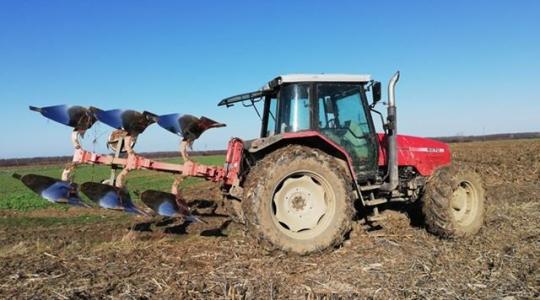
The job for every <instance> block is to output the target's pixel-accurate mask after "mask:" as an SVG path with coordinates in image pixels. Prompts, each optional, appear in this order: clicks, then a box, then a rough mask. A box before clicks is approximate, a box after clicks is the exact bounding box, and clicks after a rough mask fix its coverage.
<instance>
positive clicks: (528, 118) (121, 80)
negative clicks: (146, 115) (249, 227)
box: [0, 0, 540, 158]
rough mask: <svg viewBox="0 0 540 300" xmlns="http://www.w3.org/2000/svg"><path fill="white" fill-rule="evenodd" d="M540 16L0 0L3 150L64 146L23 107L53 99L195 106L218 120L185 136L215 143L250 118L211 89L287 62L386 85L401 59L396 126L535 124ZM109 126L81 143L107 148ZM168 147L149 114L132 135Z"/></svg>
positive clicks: (466, 4)
mask: <svg viewBox="0 0 540 300" xmlns="http://www.w3.org/2000/svg"><path fill="white" fill-rule="evenodd" d="M539 16H540V1H534V0H533V1H446V2H445V1H264V2H263V1H54V0H51V1H21V0H20V1H6V0H0V102H1V103H2V105H3V108H2V110H0V114H1V118H0V126H1V128H2V129H3V130H4V131H3V134H2V136H1V138H0V158H11V157H28V156H49V155H65V154H69V153H71V148H70V142H69V133H70V129H69V128H68V127H65V126H62V125H60V124H57V123H54V122H50V121H47V120H46V119H44V118H42V117H41V116H39V115H38V114H36V113H33V112H30V111H29V110H28V105H35V106H47V105H55V104H64V103H66V104H78V105H94V106H97V107H101V108H104V109H113V108H126V109H127V108H130V109H136V110H149V111H152V112H155V113H158V114H165V113H173V112H179V113H191V114H194V115H205V116H207V117H210V118H213V119H216V120H218V121H221V122H225V123H227V124H228V127H226V128H221V129H215V130H210V131H208V132H206V133H205V134H204V135H203V136H202V137H201V138H200V139H199V141H197V142H196V145H195V149H200V150H204V149H223V148H225V146H226V142H227V140H228V139H229V138H230V137H232V136H240V137H244V138H253V137H256V136H257V134H258V132H259V120H258V117H257V116H256V115H255V113H254V112H253V111H252V109H249V108H242V107H234V108H229V109H225V108H221V107H217V106H216V104H217V102H218V101H219V100H220V99H222V98H225V97H227V96H231V95H234V94H238V93H242V92H247V91H252V90H255V89H257V88H259V87H261V86H262V85H263V84H264V83H265V82H266V81H268V80H270V79H272V78H273V77H275V76H276V75H279V74H284V73H368V74H372V75H373V76H374V78H376V79H378V80H380V81H382V82H383V84H384V85H386V83H387V82H388V79H389V77H390V76H391V75H392V74H393V72H394V71H395V70H397V69H399V70H400V71H401V74H402V76H401V80H400V82H399V84H398V88H397V92H396V95H397V103H398V118H399V125H400V127H399V131H400V132H401V133H407V134H413V135H420V136H441V135H455V134H466V135H469V134H482V133H498V132H519V131H540V93H539V92H538V88H539V87H540V84H539V83H538V80H540V77H539V76H538V74H539V73H538V70H540V17H539ZM385 94H386V93H384V94H383V97H385ZM109 131H110V130H109V128H107V127H106V126H105V125H101V124H100V125H97V126H95V129H94V130H92V131H91V132H89V134H88V138H87V139H86V141H85V145H86V146H87V147H88V148H90V149H93V148H95V149H96V150H98V151H104V147H103V145H104V141H105V138H106V136H107V133H108V132H109ZM94 137H99V139H98V142H97V143H96V144H93V143H92V142H91V140H92V139H93V138H94ZM177 147H178V138H177V137H175V136H174V135H172V134H170V133H168V132H166V131H165V130H163V129H161V128H159V127H157V126H152V127H150V128H149V129H148V130H147V131H146V132H145V134H143V135H142V136H141V137H140V138H139V143H138V145H137V148H136V149H137V150H138V151H154V150H155V151H166V150H175V149H177Z"/></svg>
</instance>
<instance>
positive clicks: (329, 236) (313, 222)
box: [242, 145, 354, 255]
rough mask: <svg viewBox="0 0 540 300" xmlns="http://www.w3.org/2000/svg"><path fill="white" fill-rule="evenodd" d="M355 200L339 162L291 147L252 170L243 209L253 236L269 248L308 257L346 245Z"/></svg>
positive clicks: (350, 182) (343, 168)
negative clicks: (311, 254)
mask: <svg viewBox="0 0 540 300" xmlns="http://www.w3.org/2000/svg"><path fill="white" fill-rule="evenodd" d="M321 191H323V192H322V194H321ZM353 199H354V194H353V190H352V180H351V176H350V175H349V172H348V171H347V170H346V169H345V167H344V166H343V165H342V164H341V163H340V161H339V160H338V159H337V158H334V157H332V156H330V155H328V154H326V153H324V152H322V151H320V150H317V149H313V148H310V147H305V146H299V145H289V146H286V147H283V148H281V149H278V150H276V151H274V152H272V153H270V154H268V155H267V156H265V157H264V158H263V159H261V160H260V161H259V162H257V164H256V166H254V167H253V168H252V169H251V171H250V173H249V175H248V178H247V179H246V182H245V184H244V197H243V200H242V210H243V212H244V214H245V219H246V223H247V227H248V232H249V234H250V235H252V236H253V237H255V238H256V239H257V240H258V242H259V244H261V245H262V246H263V247H264V248H266V249H267V250H270V251H272V250H276V249H281V250H284V251H287V252H293V253H298V254H302V255H303V254H309V253H312V252H316V251H322V250H324V249H328V248H330V247H333V246H337V245H340V244H341V243H342V242H343V239H344V236H345V234H346V233H347V232H349V231H350V230H351V222H352V216H353V214H354V208H353Z"/></svg>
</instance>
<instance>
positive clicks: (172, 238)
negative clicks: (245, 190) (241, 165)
mask: <svg viewBox="0 0 540 300" xmlns="http://www.w3.org/2000/svg"><path fill="white" fill-rule="evenodd" d="M452 149H453V151H454V158H455V163H456V164H465V165H467V166H470V167H473V168H475V169H476V170H477V171H478V172H479V173H480V174H481V176H482V178H483V180H484V183H485V187H486V192H487V203H486V207H487V211H486V222H485V224H484V227H483V228H482V230H481V231H480V233H479V234H477V235H476V236H474V237H472V238H468V239H456V240H446V239H440V238H437V237H436V236H433V235H431V234H429V233H428V232H426V230H425V229H424V228H423V227H422V226H421V225H418V224H417V223H416V222H412V221H411V219H409V217H408V215H407V214H406V213H402V212H399V211H391V210H386V211H385V214H386V215H387V216H388V218H387V220H385V221H382V222H380V223H379V224H378V226H377V227H372V228H366V227H365V226H362V225H361V224H359V223H357V224H356V225H355V230H354V231H353V232H352V233H351V235H350V237H349V239H348V240H347V241H346V242H345V244H344V245H343V246H342V247H340V248H337V249H335V250H334V251H331V252H329V253H328V252H325V253H321V254H314V255H310V256H296V255H287V254H284V253H280V252H273V253H269V252H265V251H264V250H263V249H261V248H260V247H258V245H257V244H255V243H254V242H253V241H252V240H251V239H250V238H248V236H247V235H246V234H245V233H244V231H243V227H242V226H241V225H237V224H236V223H230V222H229V221H227V218H226V217H225V216H223V215H221V214H222V209H221V207H220V204H221V197H220V194H219V190H218V188H217V186H214V185H212V184H211V183H205V184H203V185H202V186H201V185H199V186H196V187H194V188H191V189H188V190H186V191H185V193H184V194H185V197H186V198H187V199H188V200H189V201H190V203H191V204H192V205H193V206H194V207H195V209H197V211H198V212H199V213H200V214H201V215H202V218H203V219H204V220H205V221H206V222H207V223H196V224H191V225H188V224H186V223H183V222H182V221H181V220H177V221H174V220H163V219H154V220H152V221H151V222H150V221H148V220H146V219H142V218H136V217H132V218H130V217H116V216H117V215H118V214H117V213H115V212H108V211H105V212H104V211H102V210H98V209H91V210H84V214H86V215H95V216H103V221H100V220H99V218H98V219H97V220H90V221H88V222H86V221H85V222H74V224H65V223H59V224H54V223H53V224H48V225H41V224H40V223H39V222H38V223H28V224H21V225H20V226H13V225H0V297H1V298H6V299H7V298H40V299H41V298H58V299H87V298H121V299H123V298H126V299H146V298H178V299H184V298H205V299H206V298H222V299H253V298H266V299H273V298H280V299H281V298H299V299H334V298H336V299H337V298H340V299H348V298H351V299H353V298H354V299H356V298H367V299H395V298H446V299H469V298H484V299H485V298H490V299H491V298H498V299H503V298H504V299H521V298H530V299H534V298H538V297H540V272H539V266H540V227H539V224H540V141H538V140H527V141H495V142H474V143H466V144H454V145H452ZM216 206H217V209H215V210H214V208H216ZM80 213H82V212H81V210H80V209H79V210H72V209H70V210H68V211H59V210H55V212H54V217H66V218H75V216H76V215H78V214H80ZM51 215H53V213H52V212H50V211H36V212H32V213H13V212H6V211H4V212H0V218H17V217H21V218H22V217H31V218H40V217H46V216H51ZM413 221H414V219H413ZM411 223H413V224H411ZM1 224H4V223H1Z"/></svg>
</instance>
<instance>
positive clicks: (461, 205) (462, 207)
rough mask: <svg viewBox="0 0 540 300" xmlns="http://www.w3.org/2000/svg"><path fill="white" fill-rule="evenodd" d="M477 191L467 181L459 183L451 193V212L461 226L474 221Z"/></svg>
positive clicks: (476, 209)
mask: <svg viewBox="0 0 540 300" xmlns="http://www.w3.org/2000/svg"><path fill="white" fill-rule="evenodd" d="M478 203H479V201H478V191H477V190H476V189H475V188H474V186H473V185H472V184H471V183H470V182H468V181H463V182H461V183H460V184H459V186H458V187H457V189H456V190H455V191H454V193H453V195H452V202H451V204H452V213H453V215H454V219H455V220H456V222H457V223H458V224H459V225H461V226H466V225H468V224H470V223H472V222H473V221H474V219H475V218H476V214H477V213H478Z"/></svg>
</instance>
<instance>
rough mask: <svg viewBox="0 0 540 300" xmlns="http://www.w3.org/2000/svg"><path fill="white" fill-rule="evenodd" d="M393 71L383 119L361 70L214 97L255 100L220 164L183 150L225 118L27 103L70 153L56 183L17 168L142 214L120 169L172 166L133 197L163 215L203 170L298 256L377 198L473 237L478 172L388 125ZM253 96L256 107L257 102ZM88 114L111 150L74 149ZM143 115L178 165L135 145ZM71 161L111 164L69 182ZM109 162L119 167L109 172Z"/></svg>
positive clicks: (172, 213) (175, 207)
mask: <svg viewBox="0 0 540 300" xmlns="http://www.w3.org/2000/svg"><path fill="white" fill-rule="evenodd" d="M398 80H399V72H398V73H396V74H395V75H394V76H393V77H392V79H391V80H390V83H389V85H388V103H387V105H388V111H387V116H386V121H385V120H384V118H383V116H382V114H381V113H380V112H378V111H376V110H375V106H376V104H377V103H378V102H379V101H380V100H381V84H380V82H377V81H374V80H372V79H371V78H370V76H367V75H339V74H335V75H332V74H319V75H285V76H279V77H277V78H275V79H273V80H272V81H270V82H269V83H268V84H266V85H265V86H264V87H263V88H262V89H260V90H258V91H255V92H252V93H246V94H241V95H237V96H233V97H230V98H226V99H224V100H222V101H221V102H220V103H219V105H225V106H232V105H234V104H236V103H242V104H243V105H244V106H253V107H254V108H255V110H256V112H257V114H259V116H260V117H261V120H262V126H261V133H260V138H258V139H255V140H250V141H243V140H241V139H239V138H233V139H231V141H230V142H229V145H228V149H227V156H226V158H225V166H224V167H216V166H205V165H201V164H198V163H196V162H193V161H191V160H190V159H189V158H188V156H187V152H186V149H187V148H188V147H189V145H190V144H191V143H192V142H193V140H194V139H196V138H198V137H199V136H200V135H201V133H202V132H204V131H205V130H206V129H208V128H213V127H221V126H224V124H221V123H217V122H215V121H213V120H211V119H208V118H205V117H201V118H200V119H199V118H196V117H194V116H191V115H180V114H168V115H162V116H158V115H155V114H152V113H149V112H143V113H140V112H136V111H132V110H109V111H103V110H100V109H97V108H84V107H80V106H66V105H59V106H50V107H44V108H36V107H31V109H32V110H35V111H38V112H40V113H41V114H42V115H43V116H45V117H47V118H49V119H52V120H54V121H57V122H59V123H62V124H64V125H67V126H70V127H73V128H74V131H73V133H72V141H73V145H74V148H75V152H74V155H73V161H72V163H71V164H69V165H68V166H67V167H66V169H64V172H63V175H62V179H61V180H57V179H54V178H50V177H46V176H42V175H35V174H27V175H25V176H20V175H15V177H17V178H19V179H21V181H22V182H23V183H24V184H25V185H27V186H28V187H30V188H31V189H32V190H33V191H35V192H36V193H38V194H40V195H41V196H42V197H43V198H45V199H47V200H49V201H51V202H55V203H67V204H72V205H79V206H87V205H86V204H85V203H84V202H82V200H81V198H80V197H79V195H78V192H79V190H80V191H82V192H83V193H84V194H86V195H87V196H88V198H90V199H91V200H93V201H94V202H96V203H98V204H99V206H101V207H103V208H109V209H116V210H123V211H126V212H131V213H136V214H142V215H150V214H149V213H148V212H147V211H145V210H142V209H139V208H137V207H136V206H135V205H134V203H133V202H132V201H131V199H130V195H129V192H127V188H126V184H125V183H126V181H125V179H126V176H127V174H128V172H130V171H131V170H136V169H149V170H156V171H162V172H169V173H173V174H177V177H176V179H175V180H174V183H173V187H172V188H171V193H166V192H163V191H153V190H149V191H145V192H143V193H142V194H141V196H140V197H141V200H142V202H143V203H145V204H146V205H147V206H148V207H150V208H151V209H152V210H153V211H154V212H155V213H156V214H159V215H163V216H168V217H190V216H191V215H190V212H189V208H188V207H187V206H186V204H185V202H183V201H182V199H181V193H180V192H179V190H178V185H179V183H180V182H181V180H182V178H184V177H186V176H195V177H202V178H206V179H208V180H212V181H215V182H220V183H221V187H222V190H223V193H224V195H225V196H226V198H227V199H228V200H229V202H227V203H230V204H232V206H233V207H234V208H235V211H236V215H237V216H236V217H238V218H239V219H240V220H241V221H242V222H245V223H246V224H247V227H248V229H249V232H250V233H251V234H252V235H254V236H255V237H256V238H257V239H258V240H259V241H260V242H261V243H262V244H263V245H265V246H267V247H269V248H271V249H276V248H277V249H281V250H284V251H290V252H295V253H300V254H308V253H312V252H315V251H320V250H323V249H329V248H331V247H334V246H337V245H340V244H341V243H342V242H343V240H344V238H345V237H346V236H347V234H348V233H349V232H350V231H351V228H352V223H353V220H354V217H355V216H356V215H357V213H359V212H360V213H362V214H363V215H364V216H365V219H367V221H368V222H372V221H376V220H378V219H380V217H381V216H380V215H379V209H378V206H380V205H385V204H388V203H392V202H402V203H403V202H406V203H419V204H421V206H418V207H421V210H422V213H423V216H424V218H425V224H426V226H427V228H428V230H429V231H431V232H433V233H435V234H438V235H440V236H443V237H461V236H468V235H472V234H474V233H476V232H477V231H478V230H479V229H480V227H481V225H482V222H483V215H484V190H483V188H482V183H481V180H480V178H479V176H478V175H477V174H476V173H474V172H471V171H467V170H465V169H463V168H457V167H453V166H452V165H451V155H450V149H449V147H448V146H447V145H446V144H444V143H441V142H438V141H434V140H430V139H425V138H419V137H412V136H405V135H398V134H397V117H396V105H395V99H394V90H395V85H396V83H397V81H398ZM368 96H369V98H371V99H370V100H368ZM261 104H262V107H263V108H262V115H260V112H259V109H258V108H257V106H260V105H261ZM374 114H375V115H378V116H380V119H381V122H382V128H383V129H384V133H377V132H376V131H375V125H374V122H373V119H372V115H374ZM96 121H100V122H103V123H105V124H108V125H109V126H111V127H113V128H115V129H116V130H115V133H116V134H113V135H112V136H114V137H115V138H114V139H110V140H109V144H111V143H112V144H114V145H112V144H111V149H113V150H114V151H115V152H116V154H115V155H114V156H112V155H101V154H97V153H93V152H89V151H86V150H83V149H82V148H81V146H80V143H79V141H78V139H79V136H82V135H84V133H85V131H86V130H87V129H88V128H90V127H91V126H92V125H93V124H94V122H96ZM152 123H158V124H159V125H160V126H161V127H163V128H165V129H166V130H168V131H170V132H172V133H175V134H178V135H180V136H182V137H183V141H182V146H181V149H182V150H181V152H182V157H183V158H184V164H171V163H162V162H158V161H154V160H150V159H146V158H144V157H141V156H139V155H137V154H136V153H135V152H134V151H133V146H134V144H135V140H136V138H137V136H138V135H140V134H141V133H142V132H143V131H144V130H145V128H146V127H147V126H149V125H150V124H152ZM79 164H102V165H110V166H111V167H112V171H111V178H110V179H108V180H106V181H104V182H102V183H93V182H89V183H83V184H82V185H81V186H80V187H79V186H78V185H77V184H74V183H73V182H72V178H73V171H74V169H75V167H76V166H77V165H79ZM119 168H123V169H122V171H121V172H120V174H118V175H116V173H115V170H116V169H119ZM192 220H197V218H196V217H194V218H192Z"/></svg>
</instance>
